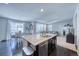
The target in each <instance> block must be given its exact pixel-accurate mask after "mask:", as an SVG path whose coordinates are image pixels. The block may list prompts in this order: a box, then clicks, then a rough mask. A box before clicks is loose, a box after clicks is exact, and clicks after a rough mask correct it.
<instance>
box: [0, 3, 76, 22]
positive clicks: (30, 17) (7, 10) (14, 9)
mask: <svg viewBox="0 0 79 59" xmlns="http://www.w3.org/2000/svg"><path fill="white" fill-rule="evenodd" d="M41 9H43V10H44V11H43V12H41V11H40V10H41ZM75 9H76V4H72V3H70V4H68V3H9V4H0V16H4V17H7V18H11V19H15V20H20V21H37V22H42V23H54V22H58V21H62V20H70V19H72V17H73V15H74V13H75Z"/></svg>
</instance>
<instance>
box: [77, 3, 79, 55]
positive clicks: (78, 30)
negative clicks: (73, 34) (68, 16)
mask: <svg viewBox="0 0 79 59" xmlns="http://www.w3.org/2000/svg"><path fill="white" fill-rule="evenodd" d="M77 47H78V55H79V4H77Z"/></svg>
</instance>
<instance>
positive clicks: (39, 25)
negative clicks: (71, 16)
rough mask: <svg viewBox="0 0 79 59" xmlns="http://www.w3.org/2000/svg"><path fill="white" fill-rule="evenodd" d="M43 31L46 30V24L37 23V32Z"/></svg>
mask: <svg viewBox="0 0 79 59" xmlns="http://www.w3.org/2000/svg"><path fill="white" fill-rule="evenodd" d="M41 31H46V25H45V24H41V23H37V24H36V32H37V33H38V32H41Z"/></svg>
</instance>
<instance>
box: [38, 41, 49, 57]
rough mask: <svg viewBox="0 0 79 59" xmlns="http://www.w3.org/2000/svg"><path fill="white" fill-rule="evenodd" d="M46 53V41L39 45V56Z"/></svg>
mask: <svg viewBox="0 0 79 59" xmlns="http://www.w3.org/2000/svg"><path fill="white" fill-rule="evenodd" d="M47 55H48V41H47V42H44V43H42V44H40V45H39V56H47Z"/></svg>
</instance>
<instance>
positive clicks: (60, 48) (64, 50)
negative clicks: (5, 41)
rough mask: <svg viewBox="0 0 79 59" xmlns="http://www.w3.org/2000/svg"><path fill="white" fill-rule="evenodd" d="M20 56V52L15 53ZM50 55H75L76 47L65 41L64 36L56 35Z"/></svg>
mask: <svg viewBox="0 0 79 59" xmlns="http://www.w3.org/2000/svg"><path fill="white" fill-rule="evenodd" d="M15 55H16V56H22V52H21V51H20V52H19V53H17V54H15ZM50 56H77V52H76V47H75V45H74V44H70V43H67V42H66V39H65V37H61V36H59V37H57V45H56V48H55V49H54V50H53V51H52V52H51V54H50Z"/></svg>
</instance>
